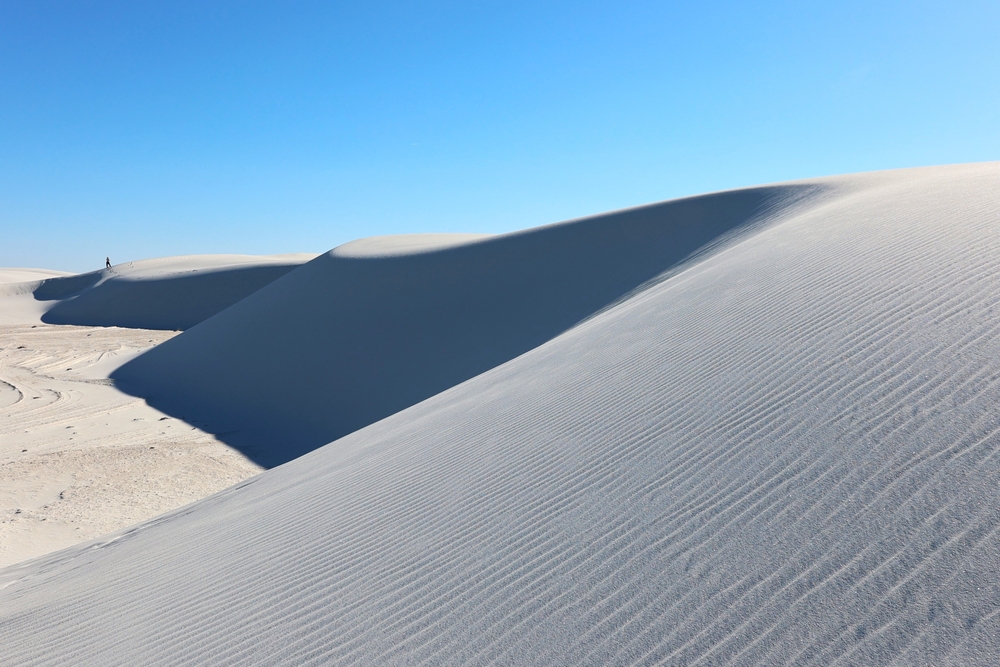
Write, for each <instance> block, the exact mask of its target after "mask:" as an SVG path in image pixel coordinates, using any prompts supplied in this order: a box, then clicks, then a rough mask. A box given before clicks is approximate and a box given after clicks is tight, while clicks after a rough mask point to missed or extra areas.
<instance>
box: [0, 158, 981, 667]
mask: <svg viewBox="0 0 1000 667" xmlns="http://www.w3.org/2000/svg"><path fill="white" fill-rule="evenodd" d="M824 183H825V184H826V185H827V186H828V196H827V197H826V198H825V199H824V200H823V201H822V202H819V203H818V204H817V205H816V206H813V207H811V208H808V209H805V210H803V211H801V212H800V213H798V214H796V215H793V216H791V217H789V218H787V219H785V220H783V221H782V222H780V223H778V224H775V225H772V226H770V227H767V228H765V229H763V230H759V231H758V232H757V233H756V234H754V235H753V236H751V237H748V238H745V239H743V240H742V242H740V243H738V244H735V245H732V246H731V247H729V248H727V249H725V250H723V251H722V252H719V253H717V254H714V255H712V256H710V257H708V258H706V259H704V260H703V261H701V262H698V263H696V264H694V265H693V266H689V267H688V268H687V269H686V270H684V271H682V272H680V273H679V274H677V275H674V276H673V277H671V278H669V279H667V280H664V281H662V282H660V283H659V284H656V285H653V286H651V287H650V288H649V289H647V290H645V291H643V292H641V293H640V294H638V295H636V296H634V297H633V298H630V299H628V300H626V301H624V302H623V303H620V304H619V305H617V306H615V307H614V308H611V309H609V310H607V311H605V312H603V313H601V314H599V315H597V316H596V317H593V318H591V319H590V320H589V321H587V322H585V323H583V324H581V325H580V326H577V327H575V328H573V329H572V330H570V331H568V332H566V333H565V334H563V335H561V336H558V337H557V338H555V339H554V340H552V341H550V342H548V343H546V344H543V345H541V346H540V347H538V348H536V349H534V350H532V351H530V352H528V353H527V354H524V355H522V356H520V357H518V358H516V359H514V360H512V361H510V362H509V363H506V364H503V365H501V366H499V367H497V368H494V369H493V370H491V371H489V372H486V373H484V374H482V375H480V376H478V377H476V378H474V379H472V380H470V381H468V382H465V383H463V384H461V385H459V386H456V387H453V388H451V389H450V390H448V391H445V392H443V393H441V394H439V395H437V396H435V397H433V398H431V399H429V400H427V401H424V402H422V403H420V404H418V405H415V406H413V407H411V408H409V409H407V410H404V411H402V412H400V413H398V414H395V415H393V416H391V417H389V418H388V419H385V420H382V421H380V422H379V423H377V424H374V425H371V426H369V427H368V428H365V429H362V430H360V431H357V432H355V433H353V434H351V435H349V436H347V437H345V438H343V439H341V440H339V441H337V442H335V443H332V444H331V445H329V446H327V447H323V448H320V449H318V450H316V451H314V452H312V453H310V454H308V455H306V456H303V457H302V458H300V459H297V460H295V461H292V462H290V463H288V464H287V465H284V466H281V467H279V468H276V469H273V470H270V471H268V472H265V473H263V474H262V475H259V476H257V477H255V478H253V479H252V480H249V481H248V482H246V483H243V484H241V485H239V486H238V487H235V488H232V489H229V490H227V491H225V492H223V493H221V494H218V495H216V496H214V497H212V498H209V499H206V500H204V501H201V502H199V503H196V504H194V505H191V506H188V507H187V508H184V509H182V510H178V511H176V512H174V513H172V514H169V515H165V516H163V517H161V518H159V519H157V520H154V521H151V522H148V523H146V524H142V525H140V526H137V527H136V528H134V529H132V530H130V531H127V532H125V533H123V534H121V535H118V536H115V537H113V538H111V539H108V540H105V541H103V542H99V543H95V544H92V545H89V546H87V547H81V548H74V549H71V550H67V551H64V552H61V553H59V554H55V555H53V556H51V557H47V558H45V559H42V560H39V561H36V562H32V563H28V564H25V565H23V566H21V567H17V568H10V569H7V570H3V571H0V646H3V647H4V652H3V660H5V661H7V662H8V663H9V664H32V665H45V664H52V665H60V664H68V663H72V664H102V665H109V664H170V665H184V664H205V663H211V664H222V665H228V664H232V665H235V664H249V663H257V664H288V665H309V664H317V665H318V664H330V663H337V664H364V665H382V664H455V665H480V664H482V665H485V664H565V665H570V664H573V665H577V664H594V665H634V664H677V665H726V664H732V665H776V664H796V665H832V664H836V665H851V664H865V665H913V664H934V665H945V664H954V665H977V664H978V665H987V664H997V663H998V662H1000V649H998V643H997V641H996V637H997V636H998V632H1000V583H998V582H1000V577H998V573H1000V494H998V493H997V488H998V485H1000V465H998V463H1000V460H998V457H1000V413H998V410H997V406H998V405H1000V320H998V315H1000V201H998V194H997V193H998V192H1000V187H998V186H1000V166H998V165H995V164H993V165H974V166H963V167H950V168H941V169H928V170H912V171H905V172H895V173H886V174H874V175H865V176H858V177H850V178H842V179H829V180H827V181H824Z"/></svg>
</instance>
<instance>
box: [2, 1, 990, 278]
mask: <svg viewBox="0 0 1000 667" xmlns="http://www.w3.org/2000/svg"><path fill="white" fill-rule="evenodd" d="M997 159H1000V2H997V1H996V0H991V1H989V2H961V1H960V0H959V1H954V0H953V1H951V2H923V1H920V0H909V1H907V2H872V1H871V0H867V1H864V2H855V1H853V0H848V1H842V0H838V1H836V2H833V1H830V0H824V1H823V2H794V1H789V2H773V1H767V0H761V1H760V2H732V3H726V2H628V1H616V2H586V1H577V2H545V1H543V0H535V1H533V2H516V1H510V2H471V1H466V2H399V3H387V2H377V1H372V2H350V3H348V2H250V1H244V2H213V1H212V0H199V1H198V2H183V1H177V0H171V1H157V2H151V1H136V0H127V1H122V2H86V1H78V0H74V1H66V2H46V1H44V0H0V266H35V267H44V268H53V269H63V270H72V271H81V270H89V269H92V268H98V267H100V266H102V265H103V262H104V257H105V255H110V256H111V259H112V261H115V262H121V261H126V260H134V259H141V258H146V257H159V256H166V255H178V254H194V253H209V252H212V253H216V252H220V253H228V252H236V253H254V254H257V253H260V254H264V253H277V252H295V251H311V252H322V251H325V250H328V249H330V248H332V247H334V246H336V245H338V244H340V243H343V242H345V241H348V240H350V239H353V238H358V237H361V236H370V235H374V234H392V233H405V232H423V231H475V232H479V231H482V232H503V231H510V230H514V229H520V228H524V227H531V226H535V225H539V224H544V223H549V222H555V221H558V220H563V219H568V218H573V217H578V216H582V215H589V214H593V213H599V212H602V211H606V210H611V209H615V208H622V207H626V206H632V205H636V204H643V203H648V202H653V201H658V200H663V199H670V198H674V197H679V196H684V195H689V194H697V193H701V192H707V191H713V190H720V189H726V188H734V187H741V186H748V185H756V184H760V183H767V182H774V181H781V180H789V179H796V178H806V177H811V176H823V175H831V174H839V173H848V172H856V171H868V170H874V169H888V168H895V167H909V166H922V165H933V164H945V163H955V162H976V161H985V160H997Z"/></svg>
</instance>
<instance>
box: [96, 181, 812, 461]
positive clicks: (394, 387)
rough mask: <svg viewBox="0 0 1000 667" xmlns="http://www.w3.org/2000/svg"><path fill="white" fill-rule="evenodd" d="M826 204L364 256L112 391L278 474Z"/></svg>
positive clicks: (254, 308)
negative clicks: (701, 258) (694, 260)
mask: <svg viewBox="0 0 1000 667" xmlns="http://www.w3.org/2000/svg"><path fill="white" fill-rule="evenodd" d="M821 190H822V186H821V185H816V184H809V185H806V184H801V185H800V184H796V185H788V186H781V187H765V188H756V189H749V190H742V191H738V192H728V193H722V194H717V195H711V196H707V197H695V198H691V199H685V200H680V201H674V202H667V203H664V204H656V205H653V206H645V207H641V208H636V209H630V210H627V211H620V212H616V213H611V214H606V215H602V216H596V217H593V218H587V219H582V220H576V221H571V222H568V223H563V224H558V225H551V226H547V227H540V228H537V229H530V230H527V231H524V232H518V233H515V234H507V235H502V236H492V237H471V238H470V237H463V236H456V235H424V236H419V237H418V236H403V237H381V238H375V239H364V240H361V241H355V242H352V243H348V244H346V245H344V246H341V247H339V248H336V249H334V250H333V251H331V252H329V253H327V254H325V255H321V256H320V257H318V258H317V259H315V260H313V261H312V262H310V263H309V264H306V265H305V266H303V267H302V268H300V269H298V270H296V271H294V272H293V273H290V274H288V275H287V276H285V277H284V278H282V279H280V280H278V281H275V282H274V283H272V284H270V285H268V286H267V287H266V288H264V289H261V290H260V291H258V292H256V293H254V294H253V295H252V296H250V297H248V298H247V299H245V300H243V301H241V302H240V303H238V304H236V305H235V306H233V307H232V308H230V309H229V310H228V311H226V312H225V313H220V314H219V315H218V316H216V317H213V318H211V319H210V320H207V321H205V322H203V323H202V324H201V325H199V326H197V327H195V328H194V329H191V330H190V331H187V332H185V334H184V335H182V336H178V337H177V338H175V339H173V340H171V341H169V342H168V343H165V344H164V345H161V346H159V347H158V348H156V349H155V350H152V351H151V352H150V353H148V354H145V355H143V356H142V357H140V358H139V359H136V360H135V361H133V362H131V363H129V364H127V365H125V366H124V367H122V368H121V369H119V370H118V371H117V372H115V374H114V375H113V377H114V379H115V381H116V383H117V384H118V386H119V387H121V388H123V389H124V390H125V391H128V392H130V393H133V394H135V395H137V396H142V397H144V398H146V399H147V400H149V401H150V403H151V404H152V405H154V406H156V407H157V408H159V409H161V410H164V411H165V412H167V413H168V414H172V415H174V416H178V417H182V418H184V419H186V420H188V421H192V422H196V423H198V424H199V426H202V427H204V428H206V429H208V430H210V431H211V432H213V433H216V434H217V435H218V436H219V437H220V438H222V439H223V440H225V441H226V442H228V443H230V444H232V445H233V446H235V447H237V448H239V449H241V450H242V451H243V452H244V453H245V454H246V455H248V456H250V457H251V458H253V459H254V460H255V461H257V462H258V463H260V464H262V465H265V466H272V465H276V464H279V463H283V462H285V461H288V460H291V459H292V458H295V457H297V456H299V455H301V454H303V453H305V452H306V451H309V450H311V449H314V448H315V447H318V446H320V445H323V444H326V443H327V442H330V441H331V440H334V439H336V438H339V437H341V436H344V435H346V434H348V433H350V432H352V431H355V430H357V429H359V428H362V427H364V426H367V425H368V424H371V423H374V422H376V421H378V420H379V419H382V418H384V417H387V416H389V415H391V414H393V413H395V412H398V411H399V410H402V409H404V408H406V407H409V406H411V405H413V404H415V403H418V402H420V401H422V400H424V399H425V398H428V397H430V396H433V395H434V394H437V393H439V392H441V391H444V390H445V389H447V388H448V387H451V386H454V385H456V384H459V383H460V382H463V381H465V380H467V379H469V378H471V377H474V376H476V375H478V374H480V373H482V372H484V371H486V370H489V369H490V368H493V367H495V366H498V365H500V364H502V363H504V362H506V361H509V360H510V359H513V358H514V357H516V356H518V355H520V354H523V353H525V352H527V351H528V350H531V349H532V348H535V347H537V346H539V345H541V344H542V343H544V342H545V341H547V340H550V339H552V338H553V337H555V336H557V335H559V334H560V333H562V332H564V331H566V330H567V329H569V328H571V327H572V326H574V325H576V324H578V323H579V322H581V321H582V320H584V319H586V318H588V317H592V316H593V315H594V314H595V313H596V312H598V311H600V310H601V309H602V308H606V307H608V306H609V305H610V304H612V303H614V302H615V301H616V300H618V299H621V298H622V297H623V296H625V295H627V294H629V293H630V292H632V291H633V290H635V289H636V288H638V287H640V286H641V285H643V284H645V283H646V282H648V281H650V280H655V279H660V280H662V279H663V278H664V276H665V275H669V272H670V271H671V270H674V271H676V270H677V269H678V267H679V266H680V265H682V264H683V262H684V261H685V260H687V261H690V260H691V257H692V255H696V254H697V253H698V252H699V251H701V252H704V251H706V249H708V248H712V247H715V246H718V245H720V244H724V242H726V241H727V240H728V241H729V242H731V241H732V239H734V238H738V237H739V235H740V234H741V233H742V234H746V233H749V232H750V231H752V230H753V229H756V228H757V227H759V226H760V225H762V224H767V222H768V221H773V220H774V219H775V216H780V215H782V214H785V215H787V214H788V212H789V211H790V210H794V208H795V206H796V205H797V203H798V202H802V201H804V200H807V199H808V198H809V197H810V195H811V194H812V195H815V193H818V192H820V191H821Z"/></svg>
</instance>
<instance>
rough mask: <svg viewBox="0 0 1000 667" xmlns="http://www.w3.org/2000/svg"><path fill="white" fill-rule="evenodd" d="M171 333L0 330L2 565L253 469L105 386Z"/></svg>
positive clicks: (190, 497) (202, 492)
mask: <svg viewBox="0 0 1000 667" xmlns="http://www.w3.org/2000/svg"><path fill="white" fill-rule="evenodd" d="M175 335H177V334H176V333H175V332H173V331H149V330H144V329H122V328H118V327H79V326H62V325H58V326H54V325H46V324H38V325H28V324H24V325H6V326H0V415H2V417H3V418H2V419H0V567H3V566H5V565H10V564H12V563H17V562H19V561H23V560H25V559H29V558H33V557H35V556H40V555H42V554H45V553H48V552H50V551H55V550H57V549H62V548H64V547H68V546H71V545H73V544H77V543H79V542H83V541H86V540H90V539H92V538H95V537H98V536H100V535H104V534H106V533H110V532H113V531H116V530H119V529H121V528H124V527H126V526H129V525H131V524H134V523H137V522H139V521H142V520H144V519H148V518H150V517H153V516H156V515H158V514H161V513H163V512H166V511H168V510H171V509H174V508H176V507H179V506H181V505H184V504H187V503H189V502H191V501H194V500H197V499H199V498H203V497H205V496H208V495H210V494H212V493H214V492H216V491H219V490H221V489H224V488H226V487H228V486H230V485H232V484H235V483H236V482H239V481H241V480H243V479H246V478H247V477H250V476H252V475H255V474H256V473H257V472H259V471H260V470H261V468H260V467H259V466H257V465H255V464H253V463H251V462H250V461H249V460H247V459H246V458H245V457H243V456H242V455H241V454H239V453H238V452H236V451H235V450H233V449H231V448H229V447H227V446H226V445H224V444H222V443H221V442H219V441H218V440H217V439H216V438H215V437H214V436H212V435H210V434H208V433H205V432H204V431H202V430H200V429H199V428H197V427H194V426H192V425H190V424H187V423H184V422H182V421H179V420H177V419H174V418H172V417H169V416H167V415H165V414H163V413H162V412H160V411H158V410H156V409H154V408H152V407H150V406H148V405H147V404H146V402H145V401H144V400H142V399H140V398H135V397H132V396H129V395H127V394H124V393H122V392H120V391H119V390H117V389H115V388H114V386H112V381H111V380H109V379H108V377H107V376H108V373H109V372H110V371H111V370H113V369H114V368H117V367H118V365H120V364H121V363H123V362H124V361H126V360H127V359H130V358H132V357H134V356H136V355H137V354H139V353H141V352H142V351H144V350H147V349H149V348H151V347H153V346H155V345H157V344H159V343H161V342H163V341H165V340H167V339H169V338H172V337H174V336H175Z"/></svg>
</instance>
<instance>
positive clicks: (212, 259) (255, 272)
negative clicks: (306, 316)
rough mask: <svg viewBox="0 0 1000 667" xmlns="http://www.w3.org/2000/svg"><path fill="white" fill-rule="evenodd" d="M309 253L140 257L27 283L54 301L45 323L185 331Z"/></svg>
mask: <svg viewBox="0 0 1000 667" xmlns="http://www.w3.org/2000/svg"><path fill="white" fill-rule="evenodd" d="M312 257H313V255H302V254H296V255H271V256H251V255H192V256H188V257H167V258H164V259H152V260H142V261H137V262H128V263H125V264H120V265H117V266H115V267H113V268H111V269H108V270H102V271H92V272H90V273H83V274H79V275H70V276H60V277H57V278H49V279H47V280H43V281H41V282H40V283H38V284H37V286H35V285H32V286H31V287H32V290H31V291H32V293H33V295H34V298H35V299H36V300H38V301H54V302H55V303H54V304H53V305H52V307H51V308H49V309H48V311H47V312H46V313H45V314H44V315H42V317H41V319H42V321H43V322H45V323H48V324H76V325H87V326H119V327H130V328H136V329H188V328H190V327H192V326H194V325H195V324H197V323H198V322H201V321H202V320H205V319H208V318H209V317H211V316H212V315H215V314H216V313H218V312H220V311H222V310H225V309H226V308H228V307H229V306H231V305H232V304H234V303H236V302H237V301H239V300H240V299H243V298H244V297H246V296H248V295H249V294H252V293H253V292H256V291H257V290H259V289H260V288H261V287H264V286H265V285H267V284H268V283H271V282H273V281H274V280H276V279H278V278H280V277H281V276H283V275H285V274H286V273H288V272H289V271H291V270H292V269H295V268H296V267H298V266H300V265H301V264H303V263H304V262H306V261H308V260H309V259H312Z"/></svg>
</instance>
